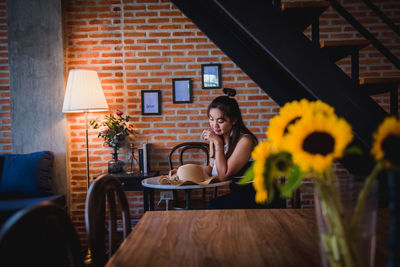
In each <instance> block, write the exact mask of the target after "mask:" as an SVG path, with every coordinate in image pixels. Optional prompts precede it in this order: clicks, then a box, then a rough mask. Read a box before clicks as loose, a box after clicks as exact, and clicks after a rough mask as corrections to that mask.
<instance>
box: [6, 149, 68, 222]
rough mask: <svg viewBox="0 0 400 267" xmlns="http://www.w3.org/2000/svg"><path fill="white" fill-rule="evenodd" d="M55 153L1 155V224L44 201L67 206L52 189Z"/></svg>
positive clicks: (62, 197)
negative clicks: (19, 212)
mask: <svg viewBox="0 0 400 267" xmlns="http://www.w3.org/2000/svg"><path fill="white" fill-rule="evenodd" d="M53 163H54V154H53V153H52V152H50V151H40V152H34V153H30V154H0V225H2V224H3V223H4V222H5V220H7V218H9V217H10V216H11V215H12V214H14V213H15V212H16V211H18V210H20V209H23V208H26V207H29V206H33V205H35V204H37V203H39V202H42V201H47V200H50V201H53V202H55V203H57V204H60V205H62V206H64V205H65V196H64V195H56V194H54V192H53V190H52V170H53Z"/></svg>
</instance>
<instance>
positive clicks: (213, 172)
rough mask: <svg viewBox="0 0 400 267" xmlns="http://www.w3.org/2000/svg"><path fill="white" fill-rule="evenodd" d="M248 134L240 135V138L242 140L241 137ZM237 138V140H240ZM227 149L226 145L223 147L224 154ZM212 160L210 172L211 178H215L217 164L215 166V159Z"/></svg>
mask: <svg viewBox="0 0 400 267" xmlns="http://www.w3.org/2000/svg"><path fill="white" fill-rule="evenodd" d="M246 135H249V134H242V136H241V137H240V138H242V137H243V136H246ZM240 138H239V140H240ZM227 149H228V144H225V145H224V153H225V151H226V150H227ZM212 160H213V168H212V170H211V176H217V175H218V171H217V164H215V157H214V158H213V159H212Z"/></svg>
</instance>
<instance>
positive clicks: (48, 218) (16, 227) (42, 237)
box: [0, 201, 84, 266]
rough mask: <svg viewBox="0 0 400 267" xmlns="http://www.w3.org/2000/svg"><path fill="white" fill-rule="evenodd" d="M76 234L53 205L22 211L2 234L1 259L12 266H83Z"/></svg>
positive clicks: (64, 216) (47, 202)
mask: <svg viewBox="0 0 400 267" xmlns="http://www.w3.org/2000/svg"><path fill="white" fill-rule="evenodd" d="M83 256H84V255H83V254H82V251H81V246H80V241H79V238H78V235H77V233H76V230H75V228H74V226H73V224H72V222H71V220H70V218H69V216H68V214H67V213H66V211H65V209H64V208H63V207H61V206H59V205H57V204H54V203H52V202H50V201H45V202H42V203H40V204H37V205H35V206H31V207H29V208H26V209H23V210H20V211H18V212H17V213H16V214H14V215H13V216H12V217H10V218H9V219H8V220H7V221H6V222H5V223H4V225H3V227H2V228H1V230H0V259H1V262H2V263H3V264H9V266H83V265H84V263H83Z"/></svg>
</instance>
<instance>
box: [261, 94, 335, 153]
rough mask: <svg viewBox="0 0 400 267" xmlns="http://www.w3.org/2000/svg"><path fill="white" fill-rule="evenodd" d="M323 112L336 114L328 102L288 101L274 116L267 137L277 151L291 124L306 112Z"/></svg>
mask: <svg viewBox="0 0 400 267" xmlns="http://www.w3.org/2000/svg"><path fill="white" fill-rule="evenodd" d="M309 112H311V113H319V112H321V113H323V114H324V115H332V114H334V109H333V108H332V107H331V106H329V105H328V104H326V103H324V102H322V101H320V100H317V101H314V102H310V101H308V100H307V99H302V100H300V101H296V100H295V101H292V102H290V103H286V104H285V105H284V106H283V107H282V108H281V110H280V113H279V115H277V116H275V117H274V118H272V120H271V121H270V126H269V128H268V130H267V137H268V139H269V140H270V141H271V144H272V146H273V148H274V149H275V150H277V151H279V150H280V149H281V145H282V142H283V139H284V136H285V135H286V134H287V132H288V128H289V126H291V125H293V124H294V123H296V122H297V121H298V120H299V119H300V118H301V117H302V116H304V115H305V114H306V113H309Z"/></svg>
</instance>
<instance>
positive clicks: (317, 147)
mask: <svg viewBox="0 0 400 267" xmlns="http://www.w3.org/2000/svg"><path fill="white" fill-rule="evenodd" d="M352 140H353V133H352V130H351V126H350V125H349V124H348V123H347V122H346V121H345V120H344V119H340V118H338V117H337V116H336V115H334V114H331V115H329V116H326V114H325V115H324V114H323V113H314V114H308V115H305V116H303V117H302V119H301V120H299V121H298V122H297V123H296V124H294V125H292V126H290V127H289V132H288V134H287V135H286V137H285V140H284V144H283V146H284V148H285V149H286V150H287V151H289V152H290V153H291V154H292V156H293V161H294V163H296V164H298V165H299V166H300V168H301V169H302V171H303V172H305V173H307V172H308V171H310V169H311V170H313V171H315V172H317V173H322V172H323V171H324V170H326V169H327V168H329V167H331V166H332V163H333V160H334V159H335V158H340V157H342V156H343V151H344V149H345V148H346V146H347V145H348V144H349V143H350V142H351V141H352Z"/></svg>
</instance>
